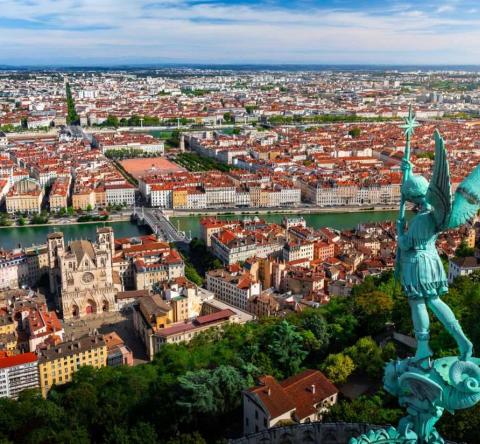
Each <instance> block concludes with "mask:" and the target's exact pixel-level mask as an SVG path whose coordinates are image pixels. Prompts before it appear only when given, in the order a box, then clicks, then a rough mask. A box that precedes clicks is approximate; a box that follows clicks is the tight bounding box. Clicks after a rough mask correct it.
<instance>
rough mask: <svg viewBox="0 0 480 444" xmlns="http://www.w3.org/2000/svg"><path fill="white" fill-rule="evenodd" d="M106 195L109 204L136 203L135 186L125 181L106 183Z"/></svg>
mask: <svg viewBox="0 0 480 444" xmlns="http://www.w3.org/2000/svg"><path fill="white" fill-rule="evenodd" d="M105 197H106V203H107V205H130V206H131V205H133V204H134V203H135V187H134V186H133V185H132V184H130V183H128V182H124V183H122V184H111V185H110V184H106V185H105Z"/></svg>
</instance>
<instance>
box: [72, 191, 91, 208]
mask: <svg viewBox="0 0 480 444" xmlns="http://www.w3.org/2000/svg"><path fill="white" fill-rule="evenodd" d="M96 203H97V196H96V194H95V191H94V190H92V189H88V188H85V189H81V190H75V191H74V193H73V196H72V206H73V208H74V209H75V210H86V209H88V208H95V205H96Z"/></svg>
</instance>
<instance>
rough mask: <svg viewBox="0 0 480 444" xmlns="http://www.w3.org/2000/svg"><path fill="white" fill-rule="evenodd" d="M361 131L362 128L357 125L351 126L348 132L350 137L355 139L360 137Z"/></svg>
mask: <svg viewBox="0 0 480 444" xmlns="http://www.w3.org/2000/svg"><path fill="white" fill-rule="evenodd" d="M361 133H362V130H361V129H360V128H358V127H355V128H352V129H351V130H350V131H349V132H348V134H349V136H350V137H351V138H352V139H357V138H358V137H360V134H361Z"/></svg>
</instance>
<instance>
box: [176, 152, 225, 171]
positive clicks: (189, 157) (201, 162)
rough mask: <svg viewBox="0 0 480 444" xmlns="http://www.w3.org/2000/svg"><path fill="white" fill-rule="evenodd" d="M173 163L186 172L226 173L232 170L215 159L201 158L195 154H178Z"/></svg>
mask: <svg viewBox="0 0 480 444" xmlns="http://www.w3.org/2000/svg"><path fill="white" fill-rule="evenodd" d="M175 162H176V163H178V164H179V165H181V166H183V167H184V168H186V169H187V170H188V171H194V172H195V171H209V170H218V171H223V172H228V171H230V170H231V169H232V167H231V166H230V165H227V164H225V163H222V162H219V161H218V160H215V159H210V158H207V157H201V156H199V155H198V154H196V153H191V152H188V153H180V154H178V155H177V156H176V158H175Z"/></svg>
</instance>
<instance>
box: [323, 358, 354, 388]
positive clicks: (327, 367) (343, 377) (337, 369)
mask: <svg viewBox="0 0 480 444" xmlns="http://www.w3.org/2000/svg"><path fill="white" fill-rule="evenodd" d="M320 369H321V370H322V371H323V372H324V373H325V376H326V377H327V378H328V379H330V381H332V382H333V383H334V384H343V383H345V382H346V381H347V379H348V377H349V376H350V375H351V374H352V373H353V371H354V370H355V364H354V362H353V360H352V359H351V358H350V356H347V355H344V354H343V353H336V354H334V355H328V356H327V358H326V359H325V361H324V362H323V364H322V365H321V367H320Z"/></svg>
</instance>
